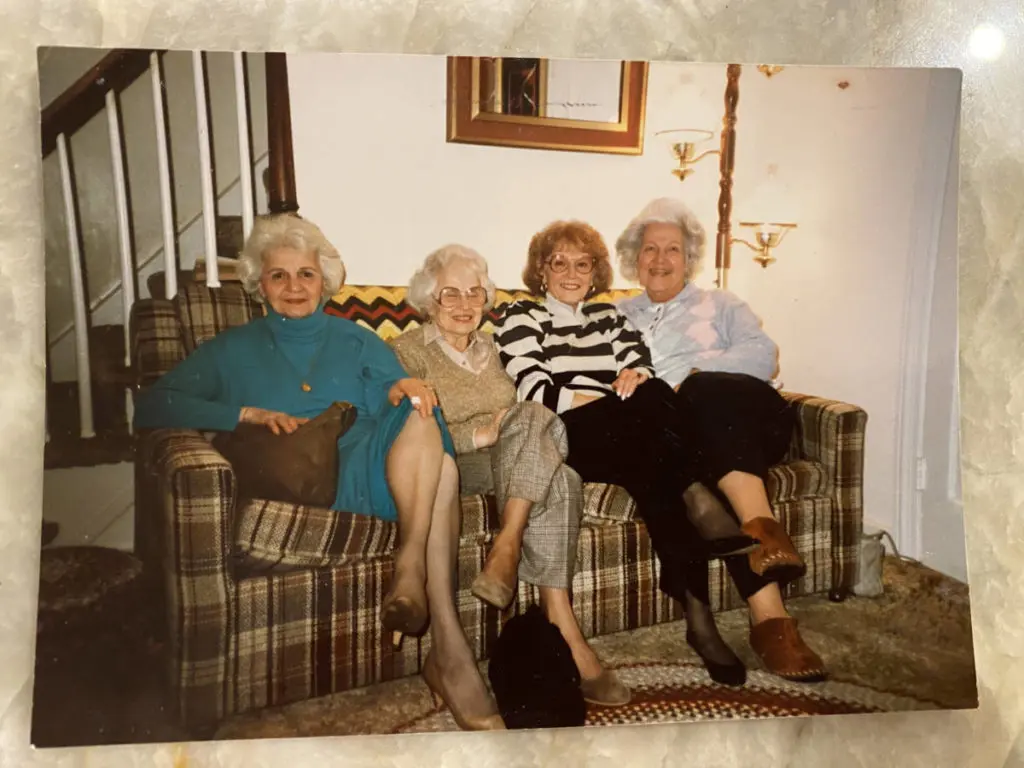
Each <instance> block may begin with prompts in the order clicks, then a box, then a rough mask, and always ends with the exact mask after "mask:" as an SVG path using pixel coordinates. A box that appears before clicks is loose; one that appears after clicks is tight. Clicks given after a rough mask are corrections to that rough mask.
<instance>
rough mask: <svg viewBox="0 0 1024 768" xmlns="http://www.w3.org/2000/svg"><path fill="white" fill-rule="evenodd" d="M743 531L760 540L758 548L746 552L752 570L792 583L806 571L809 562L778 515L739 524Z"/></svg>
mask: <svg viewBox="0 0 1024 768" xmlns="http://www.w3.org/2000/svg"><path fill="white" fill-rule="evenodd" d="M740 530H741V531H743V533H745V534H746V535H747V536H750V537H751V538H754V539H757V540H758V541H760V542H761V546H760V547H759V548H758V549H755V550H754V551H753V552H751V553H750V554H749V555H747V558H748V559H749V561H750V570H752V571H753V572H754V573H756V574H757V575H758V576H771V577H773V578H776V579H778V580H779V581H781V582H789V581H794V580H795V579H799V578H800V577H802V576H803V575H804V574H805V573H806V572H807V565H806V564H805V563H804V561H803V558H802V557H800V555H799V553H798V552H797V551H796V548H795V547H794V546H793V541H792V540H791V539H790V538H789V534H788V533H786V529H785V528H783V527H782V524H781V523H780V522H779V521H778V520H776V519H775V518H773V517H755V518H754V519H753V520H748V521H747V522H745V523H744V524H743V525H742V526H740Z"/></svg>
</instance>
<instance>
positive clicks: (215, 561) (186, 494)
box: [139, 429, 236, 576]
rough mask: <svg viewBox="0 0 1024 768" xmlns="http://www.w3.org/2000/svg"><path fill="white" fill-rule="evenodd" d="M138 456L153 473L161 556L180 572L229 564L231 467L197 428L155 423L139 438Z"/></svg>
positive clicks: (198, 572) (232, 494)
mask: <svg viewBox="0 0 1024 768" xmlns="http://www.w3.org/2000/svg"><path fill="white" fill-rule="evenodd" d="M140 442H141V445H140V451H141V455H140V456H139V459H140V460H141V461H142V462H143V464H144V466H146V467H147V468H148V470H149V473H150V474H151V475H153V476H155V480H156V486H157V488H158V490H159V494H160V497H161V505H160V506H161V508H160V509H159V510H153V512H154V513H155V514H156V516H157V517H158V520H157V521H156V522H158V524H159V526H160V528H161V534H162V536H161V538H162V540H163V541H164V542H166V545H165V547H164V548H163V549H164V552H163V556H164V557H163V559H164V562H165V567H166V565H170V566H171V567H173V568H174V570H175V572H176V573H179V574H181V575H195V576H207V575H210V574H213V573H219V572H220V571H222V570H223V571H225V572H226V571H227V569H228V567H229V565H230V559H231V548H232V534H231V525H232V517H233V511H234V508H235V501H236V499H235V495H236V484H235V472H234V469H232V467H231V464H230V463H229V462H228V460H227V459H225V458H224V457H223V456H221V455H220V453H219V452H218V451H217V449H216V448H214V447H213V445H211V444H210V441H209V440H207V439H206V438H205V437H204V436H203V435H202V434H201V433H200V432H197V431H195V430H192V429H156V430H152V431H150V432H148V433H147V434H146V435H145V436H144V437H143V438H142V439H141V441H140Z"/></svg>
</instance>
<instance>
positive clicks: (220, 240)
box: [43, 216, 244, 469]
mask: <svg viewBox="0 0 1024 768" xmlns="http://www.w3.org/2000/svg"><path fill="white" fill-rule="evenodd" d="M243 243H244V236H243V225H242V217H241V216H218V217H217V256H218V258H219V259H220V260H221V261H222V263H223V262H224V261H234V260H236V259H237V256H238V253H239V251H240V250H241V249H242V245H243ZM192 279H193V272H191V271H189V270H184V269H178V271H177V281H176V282H177V284H178V285H179V286H180V285H184V284H186V283H188V282H190V281H191V280H192ZM146 287H147V290H148V292H149V295H150V296H161V295H162V294H163V291H164V271H163V270H161V271H159V272H154V273H153V274H151V275H150V276H149V277H148V278H147V280H146ZM124 340H125V332H124V326H123V325H110V324H106V325H90V327H89V363H90V365H89V369H90V374H91V379H92V406H93V409H92V418H93V427H94V431H95V433H96V434H95V436H93V437H82V436H81V430H80V425H81V411H80V408H79V396H78V389H79V388H78V382H76V381H51V382H49V383H48V385H47V392H46V409H47V417H48V418H47V426H48V430H49V433H48V440H47V442H46V448H45V453H44V458H43V468H44V469H65V468H68V467H92V466H97V465H100V464H116V463H119V462H125V461H132V457H133V451H134V440H133V438H132V433H131V430H130V428H129V423H128V403H127V398H126V394H125V393H126V392H129V391H131V390H132V389H133V388H134V386H135V376H134V373H133V372H132V370H131V369H130V368H129V367H128V366H126V365H125V357H126V356H125V342H124Z"/></svg>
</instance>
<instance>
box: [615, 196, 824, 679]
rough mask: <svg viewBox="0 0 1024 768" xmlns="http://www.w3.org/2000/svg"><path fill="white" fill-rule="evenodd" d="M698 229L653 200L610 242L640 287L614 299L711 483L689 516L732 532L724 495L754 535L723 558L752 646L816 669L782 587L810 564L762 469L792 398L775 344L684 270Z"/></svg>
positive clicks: (788, 663)
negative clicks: (775, 505)
mask: <svg viewBox="0 0 1024 768" xmlns="http://www.w3.org/2000/svg"><path fill="white" fill-rule="evenodd" d="M704 239H705V236H704V228H703V227H702V226H701V224H700V222H699V221H698V220H697V219H696V217H695V216H694V215H693V214H692V213H691V212H690V211H689V210H688V209H687V208H686V206H684V205H683V204H682V203H681V202H679V201H678V200H673V199H671V198H661V199H658V200H654V201H653V202H651V203H649V204H648V205H647V206H646V207H645V208H644V209H643V210H642V211H641V212H640V213H639V214H638V215H637V216H636V218H634V219H633V221H632V222H630V224H629V226H628V227H627V228H626V230H625V231H624V232H623V233H622V235H621V236H620V237H619V239H618V241H617V242H616V251H617V252H618V257H619V268H620V271H621V273H622V275H623V277H626V278H627V279H635V280H638V281H639V283H640V284H641V285H642V286H643V288H644V293H643V294H641V295H639V296H636V297H634V298H631V299H627V300H625V301H623V302H621V303H620V304H619V306H618V309H619V311H620V312H621V313H622V314H623V315H625V316H626V317H627V318H628V319H629V320H630V322H631V323H632V324H633V326H634V327H635V328H637V329H638V330H639V331H640V332H641V333H642V334H643V336H644V340H645V341H646V342H647V345H648V347H650V350H651V359H652V363H653V365H654V370H655V374H656V375H657V376H658V378H660V379H662V380H664V381H665V382H667V383H668V384H669V385H670V386H671V387H672V388H673V389H675V390H676V393H677V401H676V404H677V407H678V409H679V411H680V412H681V413H682V414H684V420H685V423H686V424H687V429H686V431H685V434H686V437H687V439H688V440H691V441H693V443H694V445H695V451H694V458H695V463H696V464H697V466H696V467H694V468H693V469H694V475H695V476H696V477H697V478H698V479H699V480H700V482H701V483H702V484H703V486H705V487H706V488H707V489H710V492H707V491H705V494H704V495H705V498H704V499H703V500H702V501H703V503H702V505H701V506H702V509H701V510H698V511H697V512H698V513H697V514H694V510H693V509H691V510H690V512H691V517H692V522H694V524H695V525H696V526H697V527H698V529H699V530H701V533H702V535H704V536H705V537H706V538H710V539H714V538H715V537H716V536H720V535H728V534H731V533H733V532H734V531H735V525H736V520H735V519H734V518H733V515H732V514H730V512H729V510H728V509H727V507H730V508H731V511H732V512H733V513H734V514H735V517H736V518H738V520H739V522H740V523H741V526H740V530H741V531H742V532H743V533H745V534H747V535H748V536H750V537H751V538H754V539H757V540H758V541H759V542H760V546H759V547H758V548H757V549H755V550H754V551H752V552H750V553H749V554H748V555H746V556H743V557H729V558H726V559H725V563H726V566H727V568H728V570H729V573H730V575H731V576H732V579H733V581H734V582H735V583H736V586H737V588H738V589H739V591H740V594H741V595H742V596H743V597H744V598H745V599H746V600H747V602H748V604H749V605H750V609H751V624H752V627H751V631H750V641H751V645H752V647H753V648H754V650H755V651H756V652H757V653H758V655H759V656H760V657H761V659H762V661H764V663H765V665H766V666H767V667H768V668H769V670H771V671H772V672H774V673H775V674H778V675H780V676H781V677H786V678H789V679H792V680H798V681H816V680H821V679H823V678H824V677H825V667H824V664H823V662H822V660H821V659H820V658H819V657H818V655H817V654H816V653H814V651H813V650H811V649H810V648H809V647H808V646H807V645H806V643H804V641H803V639H802V638H801V636H800V634H799V632H798V630H797V626H796V619H793V618H792V617H790V616H789V615H788V613H787V612H786V609H785V607H784V605H783V602H782V593H781V590H780V587H779V585H780V584H782V583H785V582H787V581H790V580H792V579H794V578H798V577H799V576H801V575H802V574H803V573H804V571H806V565H805V564H804V562H803V560H802V558H801V557H800V555H799V554H798V553H797V551H796V548H795V547H794V546H793V542H792V541H791V540H790V538H789V536H788V534H787V533H786V531H785V529H784V528H783V527H782V525H781V524H780V523H779V522H778V521H776V520H775V517H774V516H773V514H772V510H771V505H770V503H769V501H768V495H767V493H766V491H765V480H766V478H767V474H768V470H769V469H770V468H771V467H772V466H773V465H774V464H777V463H778V462H780V461H781V460H782V459H783V458H784V456H785V453H786V451H787V449H788V447H789V443H790V440H791V439H792V435H793V429H794V426H795V425H794V414H793V410H792V408H791V407H790V404H789V403H788V402H787V401H786V400H785V399H784V398H783V397H782V396H781V395H780V394H779V393H778V391H777V390H776V389H775V387H773V386H772V384H771V383H770V380H771V379H772V377H773V376H774V374H775V371H776V367H777V355H778V349H777V347H776V345H775V343H774V342H773V341H772V340H771V339H770V338H769V337H768V336H767V334H765V333H764V331H763V330H762V329H761V325H760V323H759V322H758V319H757V317H756V315H754V313H753V312H752V311H751V309H750V307H748V306H747V305H746V304H745V303H744V302H743V301H741V300H740V299H738V298H737V297H736V296H734V295H733V294H731V293H728V292H726V291H720V290H714V291H707V290H703V289H701V288H698V287H697V286H696V285H695V284H694V283H693V282H691V280H692V278H693V276H694V274H695V273H696V271H697V267H698V266H699V264H700V260H701V258H702V255H703V247H704ZM691 501H692V500H689V499H688V500H687V502H688V505H690V506H692V504H691ZM722 646H724V641H722ZM719 650H720V651H721V652H722V653H723V655H725V654H724V651H725V650H726V649H725V648H724V647H720V648H719ZM730 653H731V652H730Z"/></svg>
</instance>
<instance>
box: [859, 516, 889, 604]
mask: <svg viewBox="0 0 1024 768" xmlns="http://www.w3.org/2000/svg"><path fill="white" fill-rule="evenodd" d="M883 538H887V539H888V540H889V545H890V546H891V547H892V551H893V554H895V555H896V556H897V557H899V554H900V553H899V552H898V551H897V550H896V543H895V542H894V541H893V540H892V536H890V535H889V532H888V531H879V532H878V533H862V534H861V536H860V552H859V553H858V557H857V583H856V584H854V585H853V594H855V595H857V596H858V597H878V596H879V595H881V594H882V593H883V592H884V591H885V587H884V586H883V585H882V561H883V559H884V558H885V544H884V543H883V542H882V539H883Z"/></svg>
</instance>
